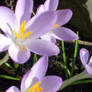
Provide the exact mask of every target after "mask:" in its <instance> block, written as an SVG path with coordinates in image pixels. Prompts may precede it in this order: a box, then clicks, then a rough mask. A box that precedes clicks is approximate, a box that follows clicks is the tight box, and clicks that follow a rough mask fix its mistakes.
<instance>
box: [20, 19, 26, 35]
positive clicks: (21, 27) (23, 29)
mask: <svg viewBox="0 0 92 92" xmlns="http://www.w3.org/2000/svg"><path fill="white" fill-rule="evenodd" d="M25 25H26V21H25V20H24V21H23V22H22V24H21V26H20V34H23V33H24V32H25V31H26V30H25Z"/></svg>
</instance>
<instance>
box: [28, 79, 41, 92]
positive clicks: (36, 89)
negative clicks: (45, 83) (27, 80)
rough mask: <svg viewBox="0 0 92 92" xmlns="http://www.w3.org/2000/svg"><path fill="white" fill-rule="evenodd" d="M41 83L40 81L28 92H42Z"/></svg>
mask: <svg viewBox="0 0 92 92" xmlns="http://www.w3.org/2000/svg"><path fill="white" fill-rule="evenodd" d="M40 83H41V82H40V81H38V82H37V83H36V84H34V85H33V86H32V87H31V88H29V89H28V90H27V92H42V88H41V87H39V84H40Z"/></svg>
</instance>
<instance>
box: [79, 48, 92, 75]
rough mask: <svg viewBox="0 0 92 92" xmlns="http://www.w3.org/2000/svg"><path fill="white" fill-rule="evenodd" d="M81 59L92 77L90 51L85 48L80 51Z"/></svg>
mask: <svg viewBox="0 0 92 92" xmlns="http://www.w3.org/2000/svg"><path fill="white" fill-rule="evenodd" d="M80 59H81V62H82V64H83V66H84V67H85V69H86V71H87V72H88V74H89V75H91V76H92V56H91V57H90V58H89V51H88V50H87V49H85V48H82V49H81V50H80Z"/></svg>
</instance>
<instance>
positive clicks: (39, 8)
mask: <svg viewBox="0 0 92 92" xmlns="http://www.w3.org/2000/svg"><path fill="white" fill-rule="evenodd" d="M43 12H46V8H45V6H44V5H43V4H41V5H40V6H39V7H38V8H37V11H36V14H40V13H43Z"/></svg>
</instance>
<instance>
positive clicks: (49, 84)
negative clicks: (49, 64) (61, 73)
mask: <svg viewBox="0 0 92 92" xmlns="http://www.w3.org/2000/svg"><path fill="white" fill-rule="evenodd" d="M61 85H62V79H61V78H60V77H58V76H46V77H44V78H43V79H42V80H41V84H40V87H42V88H43V92H57V91H58V90H59V88H60V86H61Z"/></svg>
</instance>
